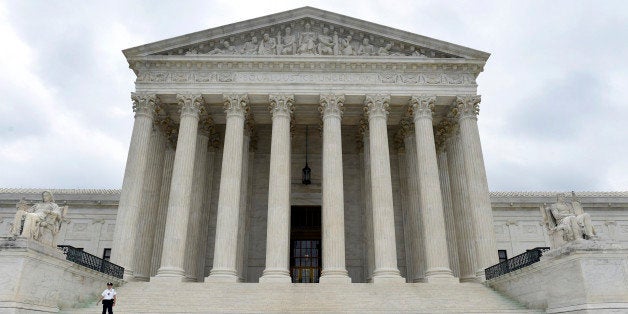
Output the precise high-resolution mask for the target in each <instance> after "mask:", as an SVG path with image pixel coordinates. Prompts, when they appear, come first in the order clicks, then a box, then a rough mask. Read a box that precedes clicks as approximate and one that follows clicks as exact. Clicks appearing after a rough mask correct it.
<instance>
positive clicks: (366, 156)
mask: <svg viewBox="0 0 628 314" xmlns="http://www.w3.org/2000/svg"><path fill="white" fill-rule="evenodd" d="M360 133H361V134H360V135H361V137H362V143H363V145H364V147H363V149H362V151H363V166H364V169H363V170H364V171H363V175H364V181H363V184H364V186H363V187H364V190H363V193H364V245H365V246H366V247H365V250H364V251H365V256H364V259H365V261H366V267H365V271H366V274H365V278H366V281H367V282H371V281H372V278H373V270H375V251H374V250H373V245H374V243H373V241H374V239H373V206H372V203H371V152H370V144H369V131H368V122H366V121H363V123H362V125H361V127H360Z"/></svg>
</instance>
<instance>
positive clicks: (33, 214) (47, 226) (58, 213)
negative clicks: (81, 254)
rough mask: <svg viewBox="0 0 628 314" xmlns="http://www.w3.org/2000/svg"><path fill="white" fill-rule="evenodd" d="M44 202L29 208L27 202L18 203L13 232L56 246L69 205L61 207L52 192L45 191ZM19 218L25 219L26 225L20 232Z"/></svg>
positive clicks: (43, 194)
mask: <svg viewBox="0 0 628 314" xmlns="http://www.w3.org/2000/svg"><path fill="white" fill-rule="evenodd" d="M41 195H42V202H41V203H36V204H35V205H33V206H31V207H30V208H27V206H26V202H23V203H22V202H20V203H18V205H17V206H18V211H17V213H16V215H15V219H14V222H13V228H12V230H11V231H12V234H13V235H16V236H17V235H21V236H23V237H26V238H29V239H33V240H37V241H39V242H42V243H45V244H48V245H50V246H56V245H57V243H56V239H57V234H58V233H59V230H61V224H62V223H63V222H65V221H66V220H65V215H66V212H67V209H68V207H67V206H63V207H59V205H57V204H56V203H55V202H54V199H53V196H52V193H51V192H50V191H44V192H43V193H42V194H41ZM18 220H20V221H22V220H23V221H24V227H23V228H21V232H19V233H18V231H17V230H18V229H17V228H18V227H19V225H18V224H17V223H16V222H17V221H18Z"/></svg>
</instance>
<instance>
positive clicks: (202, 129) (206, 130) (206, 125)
mask: <svg viewBox="0 0 628 314" xmlns="http://www.w3.org/2000/svg"><path fill="white" fill-rule="evenodd" d="M214 128H215V126H214V119H212V117H211V116H209V115H208V116H205V117H203V118H202V119H201V120H200V121H199V122H198V132H199V134H201V135H204V136H207V137H209V136H210V135H211V134H212V133H215V131H214Z"/></svg>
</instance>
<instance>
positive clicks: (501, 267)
mask: <svg viewBox="0 0 628 314" xmlns="http://www.w3.org/2000/svg"><path fill="white" fill-rule="evenodd" d="M548 250H549V248H548V247H535V248H533V249H531V250H527V251H526V252H525V253H522V254H519V255H517V256H514V257H512V258H509V259H507V260H505V261H503V262H501V263H499V264H495V265H493V266H491V267H489V268H487V269H485V270H484V275H485V277H486V280H490V279H493V278H497V277H499V276H501V275H505V274H507V273H509V272H513V271H515V270H517V269H521V268H523V267H526V266H530V265H532V264H534V263H536V262H538V261H540V260H541V256H542V255H543V252H546V251H548Z"/></svg>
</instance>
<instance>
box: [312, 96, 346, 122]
mask: <svg viewBox="0 0 628 314" xmlns="http://www.w3.org/2000/svg"><path fill="white" fill-rule="evenodd" d="M344 102H345V96H344V95H335V94H330V95H321V98H320V105H319V106H318V111H319V112H320V113H321V118H325V117H327V116H334V117H338V118H339V119H340V118H342V112H343V107H344Z"/></svg>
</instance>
